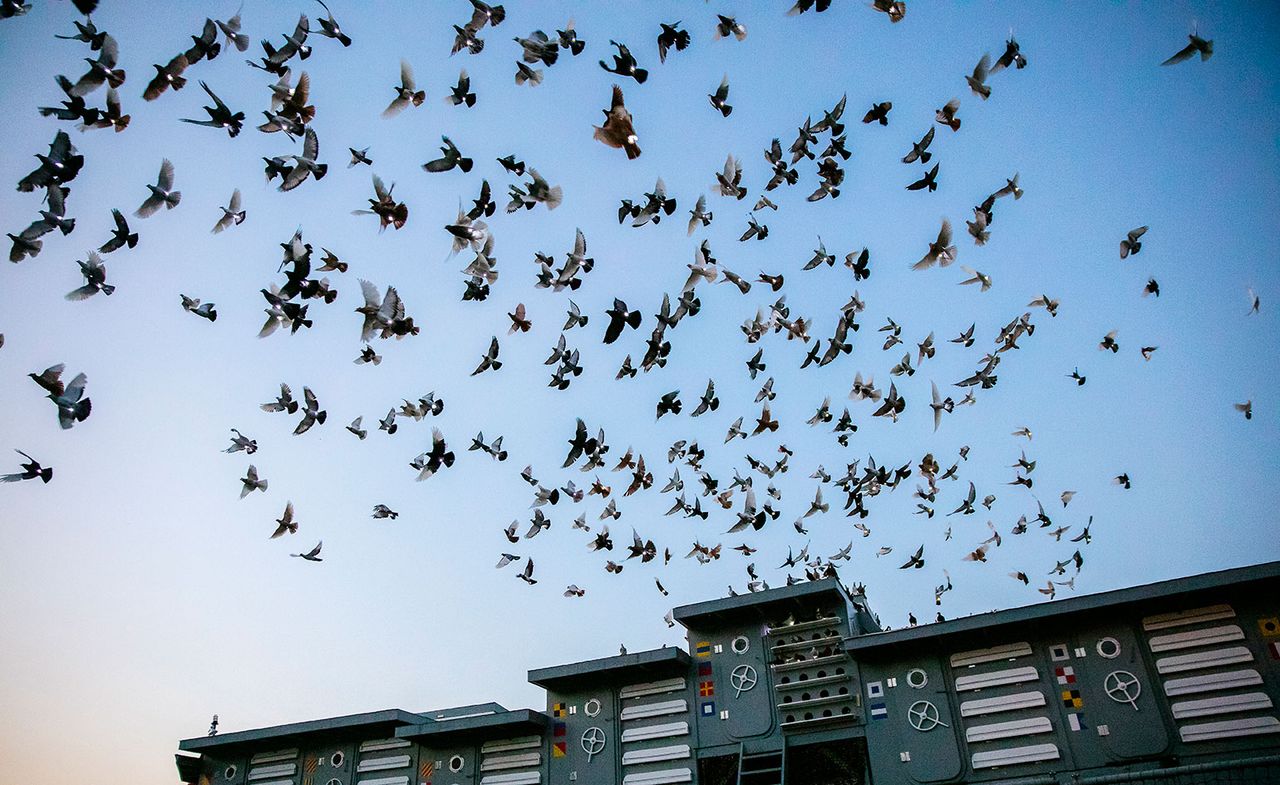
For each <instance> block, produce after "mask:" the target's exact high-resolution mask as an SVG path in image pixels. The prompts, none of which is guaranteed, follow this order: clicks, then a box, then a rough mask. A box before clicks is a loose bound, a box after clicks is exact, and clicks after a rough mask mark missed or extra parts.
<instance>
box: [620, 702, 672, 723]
mask: <svg viewBox="0 0 1280 785" xmlns="http://www.w3.org/2000/svg"><path fill="white" fill-rule="evenodd" d="M688 710H689V702H688V701H687V700H685V699H683V698H681V699H680V700H673V701H662V702H661V703H646V704H644V705H643V706H628V707H627V708H625V709H623V710H622V713H621V714H620V715H619V716H618V719H620V720H622V721H623V722H626V721H627V720H639V719H644V718H645V717H661V716H663V715H664V714H684V713H685V712H687V711H688Z"/></svg>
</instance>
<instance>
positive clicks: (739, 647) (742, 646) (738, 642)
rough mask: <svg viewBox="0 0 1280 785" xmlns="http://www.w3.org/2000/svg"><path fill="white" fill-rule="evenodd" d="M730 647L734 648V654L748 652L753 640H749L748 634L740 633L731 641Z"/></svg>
mask: <svg viewBox="0 0 1280 785" xmlns="http://www.w3.org/2000/svg"><path fill="white" fill-rule="evenodd" d="M729 648H731V649H733V653H734V654H746V653H747V651H748V650H749V649H750V648H751V641H749V640H747V636H745V635H739V636H738V637H736V638H734V639H733V641H732V642H730V644H729Z"/></svg>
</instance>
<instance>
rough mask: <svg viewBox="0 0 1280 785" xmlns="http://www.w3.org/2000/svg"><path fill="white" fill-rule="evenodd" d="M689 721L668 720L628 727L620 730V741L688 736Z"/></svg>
mask: <svg viewBox="0 0 1280 785" xmlns="http://www.w3.org/2000/svg"><path fill="white" fill-rule="evenodd" d="M688 735H689V723H687V722H668V723H665V724H663V725H646V726H644V727H643V728H628V729H627V730H624V731H623V732H622V743H623V744H626V743H627V742H633V741H645V740H647V739H665V738H669V737H671V736H688Z"/></svg>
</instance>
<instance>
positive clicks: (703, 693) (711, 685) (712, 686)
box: [698, 681, 716, 698]
mask: <svg viewBox="0 0 1280 785" xmlns="http://www.w3.org/2000/svg"><path fill="white" fill-rule="evenodd" d="M715 694H716V683H715V682H714V681H704V682H700V683H699V684H698V697H700V698H710V697H711V696H712V695H715Z"/></svg>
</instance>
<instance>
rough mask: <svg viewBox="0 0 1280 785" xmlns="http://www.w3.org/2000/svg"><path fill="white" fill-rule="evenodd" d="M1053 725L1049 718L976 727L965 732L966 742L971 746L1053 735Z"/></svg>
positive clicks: (1032, 718) (1034, 718)
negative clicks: (988, 742)
mask: <svg viewBox="0 0 1280 785" xmlns="http://www.w3.org/2000/svg"><path fill="white" fill-rule="evenodd" d="M1052 731H1053V723H1051V722H1050V721H1049V718H1048V717H1031V718H1029V719H1025V720H1013V721H1011V722H997V723H994V724H991V725H974V726H973V727H972V728H968V729H966V730H965V732H964V740H965V741H967V742H969V743H970V744H975V743H977V742H980V741H994V740H996V739H1008V738H1013V737H1014V736H1034V735H1036V734H1038V733H1051V732H1052Z"/></svg>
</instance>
